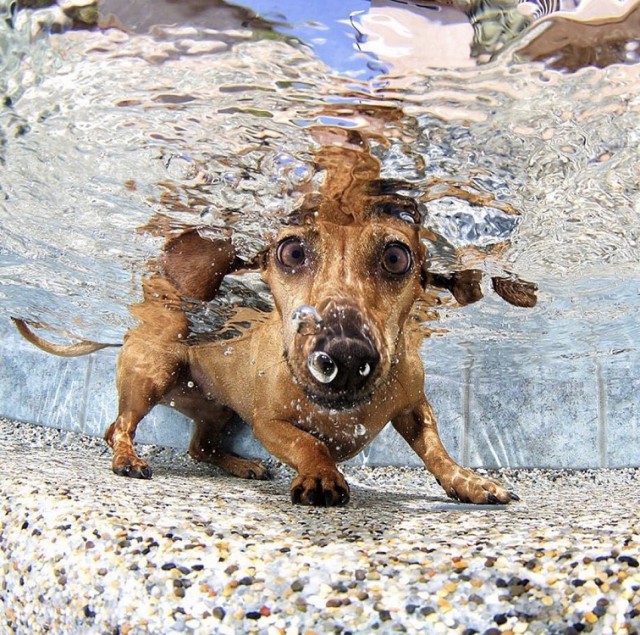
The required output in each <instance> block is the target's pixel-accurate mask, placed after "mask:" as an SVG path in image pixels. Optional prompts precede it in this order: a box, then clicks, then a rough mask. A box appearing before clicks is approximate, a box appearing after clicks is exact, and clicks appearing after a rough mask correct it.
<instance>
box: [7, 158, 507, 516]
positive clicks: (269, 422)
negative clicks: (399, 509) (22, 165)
mask: <svg viewBox="0 0 640 635" xmlns="http://www.w3.org/2000/svg"><path fill="white" fill-rule="evenodd" d="M338 154H339V156H338ZM338 154H337V155H336V156H335V157H332V156H331V153H329V154H328V156H327V157H325V165H324V166H321V167H324V168H325V169H328V170H329V172H331V163H332V161H333V160H334V159H335V160H336V161H338V164H339V165H343V166H344V162H345V150H344V149H341V151H340V153H338ZM358 154H359V156H358V157H356V159H354V161H353V163H354V165H357V166H358V169H357V170H356V169H354V170H352V171H351V177H349V176H348V175H347V174H346V171H344V170H343V171H342V178H343V180H345V179H346V181H347V182H345V183H342V184H341V185H340V187H339V193H338V194H336V195H334V196H328V197H325V200H324V202H322V203H320V204H319V206H316V208H315V209H314V210H306V211H305V212H301V213H300V215H299V217H298V218H296V219H295V222H293V223H292V224H291V225H289V226H287V227H285V228H284V229H283V230H282V231H281V233H280V234H279V235H278V236H277V237H276V238H275V239H274V240H273V241H272V243H271V244H270V245H269V247H268V248H267V249H265V250H264V251H263V252H262V253H261V254H260V256H259V263H258V266H259V268H260V269H261V271H262V274H263V277H264V279H265V281H266V282H267V283H268V285H269V286H270V288H271V292H272V295H273V301H274V305H275V309H274V310H273V311H272V312H271V313H268V314H259V313H257V312H255V314H254V315H253V318H252V320H251V324H250V325H244V326H242V327H239V328H240V330H241V333H240V335H237V336H236V337H234V338H232V339H219V340H217V341H210V342H207V343H202V342H195V341H192V340H191V339H190V338H188V335H189V321H188V318H187V315H186V313H185V297H189V298H194V299H196V300H208V299H211V298H213V297H214V296H215V294H216V293H217V291H218V287H219V285H220V283H221V281H222V278H223V277H224V276H225V275H226V274H227V273H229V272H231V271H234V270H236V269H237V268H238V266H239V261H238V259H237V258H236V254H235V251H234V249H233V247H232V246H231V244H230V243H229V242H227V241H224V240H208V239H207V238H204V237H202V236H201V235H200V234H199V233H198V231H197V230H191V231H187V232H186V233H184V234H182V235H180V236H178V237H175V238H173V239H171V240H169V241H168V243H167V245H166V247H165V250H164V255H163V268H162V274H161V275H156V276H154V277H151V278H149V279H147V280H146V281H145V283H144V301H143V302H142V303H140V304H138V305H135V306H134V307H132V312H133V314H134V315H135V316H136V317H137V318H138V319H139V322H140V323H139V325H138V326H136V327H135V328H133V329H131V330H130V331H129V332H128V333H127V335H126V337H125V340H124V345H123V348H122V351H121V353H120V356H119V359H118V366H117V387H118V393H119V412H118V417H117V419H116V420H115V422H114V423H112V424H111V425H110V426H109V428H108V430H107V432H106V435H105V438H106V441H107V443H108V444H109V445H110V446H111V448H112V449H113V470H114V472H116V473H117V474H120V475H123V476H129V477H134V478H149V477H150V476H151V469H150V467H149V465H148V464H147V463H146V462H145V461H143V460H142V459H141V458H140V457H139V456H138V455H137V454H136V451H135V449H134V444H133V439H134V435H135V431H136V427H137V426H138V424H139V422H140V421H141V420H142V419H143V417H144V416H145V415H146V414H147V413H148V412H149V411H150V410H151V409H152V408H153V407H154V406H155V405H156V404H165V405H169V406H171V407H173V408H175V409H176V410H178V411H180V412H182V413H184V414H185V415H187V416H188V417H190V418H191V419H192V420H193V421H194V423H195V431H194V434H193V438H192V441H191V445H190V448H189V453H190V454H191V456H192V457H193V458H194V459H196V460H198V461H205V462H208V463H211V464H214V465H217V466H219V467H221V468H223V469H224V470H226V471H227V472H229V473H231V474H234V475H236V476H240V477H244V478H260V479H261V478H266V477H267V471H266V469H265V467H264V466H263V465H262V463H260V462H258V461H253V460H248V459H244V458H240V457H237V456H235V455H232V454H230V453H228V452H226V451H225V450H224V449H223V448H222V442H221V439H222V431H223V429H224V427H225V426H226V424H227V423H228V421H229V420H230V418H231V417H232V415H233V413H234V412H235V413H237V414H238V415H239V416H240V417H241V418H242V419H243V420H244V421H246V422H247V423H249V424H250V425H251V427H252V429H253V432H254V434H255V436H256V438H257V439H258V440H259V441H260V442H261V443H262V444H263V445H264V447H265V448H266V449H267V450H268V451H269V453H271V454H272V455H273V456H275V457H277V458H278V459H279V460H281V461H283V462H284V463H286V464H287V465H289V466H291V467H292V468H293V469H294V470H295V471H296V473H297V475H296V477H295V478H294V480H293V482H292V484H291V499H292V501H293V502H294V503H300V504H304V505H344V504H345V503H347V501H348V500H349V486H348V484H347V482H346V481H345V478H344V476H343V475H342V474H341V472H340V471H339V470H338V468H337V464H338V463H339V462H340V461H344V460H346V459H348V458H350V457H353V456H354V455H356V454H357V453H358V452H360V451H361V450H362V449H363V448H364V447H365V446H366V445H367V444H368V443H369V442H370V441H371V440H372V439H374V438H375V437H376V435H377V434H378V433H379V432H380V431H381V430H382V429H383V427H384V426H385V425H386V424H387V422H389V421H391V423H392V424H393V426H394V427H395V429H396V430H397V431H398V432H399V433H400V435H402V437H403V438H404V439H405V440H406V441H407V443H408V444H409V445H410V446H411V447H412V448H413V449H414V450H415V452H416V453H417V454H418V456H420V458H421V459H422V461H423V462H424V464H425V466H426V468H427V469H428V470H429V471H430V472H431V473H432V474H433V475H434V476H435V477H436V479H437V480H438V482H439V483H440V484H441V485H442V487H443V488H444V490H445V492H446V493H447V495H449V496H450V497H452V498H455V499H457V500H460V501H464V502H471V503H508V502H509V501H511V500H517V496H515V494H512V493H511V492H509V491H507V489H505V488H504V487H503V486H501V485H500V484H498V483H496V482H494V481H492V480H489V479H487V478H484V477H482V476H480V475H477V474H475V473H474V472H472V471H470V470H467V469H465V468H463V467H461V466H459V465H458V464H457V463H456V462H455V461H454V460H453V459H452V458H451V457H450V456H449V455H448V454H447V452H446V450H445V448H444V447H443V445H442V442H441V441H440V437H439V435H438V430H437V427H436V420H435V417H434V414H433V410H432V409H431V406H430V405H429V402H428V401H427V398H426V396H425V392H424V370H423V364H422V361H421V359H420V357H419V354H418V349H419V345H420V342H421V341H422V339H423V338H424V336H425V332H424V331H423V330H422V328H421V321H420V319H419V316H418V314H417V309H418V307H419V306H420V303H421V301H422V300H423V299H424V288H425V285H426V284H428V283H430V282H433V276H430V274H429V273H428V272H427V271H426V265H425V262H426V253H425V247H424V245H423V244H422V242H421V240H420V227H421V226H420V224H419V222H418V221H419V217H416V214H415V212H416V209H414V207H412V206H411V204H410V203H408V202H407V200H406V199H402V197H398V196H395V195H391V194H389V195H382V194H381V192H380V187H379V185H378V186H376V187H377V189H376V187H373V189H372V185H371V183H372V182H374V181H372V177H374V176H376V175H377V174H378V170H379V164H378V163H377V161H376V160H375V159H373V158H372V157H370V156H368V155H367V156H368V158H367V159H366V161H369V159H371V162H372V163H371V164H368V163H366V164H365V165H364V166H363V165H362V161H363V154H364V153H361V152H359V153H358ZM338 159H339V160H338ZM363 175H364V176H363ZM349 179H351V180H350V182H349ZM447 285H448V286H449V287H450V288H455V284H454V282H452V281H451V279H448V280H447V281H446V283H445V282H443V284H442V286H447ZM16 324H17V326H18V328H19V330H20V332H21V333H22V334H23V335H24V336H25V337H26V338H27V339H28V340H30V341H31V342H33V343H34V344H36V345H38V346H40V347H41V348H43V349H45V350H47V351H49V352H52V353H56V354H59V355H60V354H62V355H64V354H69V355H76V354H83V353H87V352H90V351H92V350H96V349H97V348H99V347H101V346H102V345H100V344H93V343H91V342H80V343H79V344H76V345H73V346H71V347H69V348H68V349H67V348H65V347H61V346H58V345H51V344H49V343H47V342H46V341H44V340H42V339H41V338H39V337H38V336H36V335H35V334H34V333H33V332H32V331H31V330H30V329H29V328H28V327H27V325H26V324H25V323H24V322H22V321H20V320H16Z"/></svg>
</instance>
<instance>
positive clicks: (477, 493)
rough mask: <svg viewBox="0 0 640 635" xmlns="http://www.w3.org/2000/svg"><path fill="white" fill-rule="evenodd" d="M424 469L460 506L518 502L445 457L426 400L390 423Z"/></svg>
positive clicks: (492, 482) (499, 486)
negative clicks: (422, 462)
mask: <svg viewBox="0 0 640 635" xmlns="http://www.w3.org/2000/svg"><path fill="white" fill-rule="evenodd" d="M392 423H393V426H394V428H395V429H396V430H397V431H398V432H399V433H400V434H401V435H402V437H403V438H404V439H405V440H406V441H407V443H408V444H409V445H410V446H411V447H412V448H413V450H414V451H415V452H416V454H417V455H418V456H419V457H420V458H421V459H422V460H423V461H424V464H425V466H426V468H427V469H428V470H429V472H431V473H432V474H433V475H434V476H435V477H436V480H437V481H438V483H439V484H440V485H441V486H442V487H443V488H444V491H445V492H446V493H447V495H448V496H449V497H451V498H454V499H456V500H459V501H461V502H464V503H490V504H497V503H508V502H509V501H512V500H519V499H518V497H517V496H516V495H515V494H513V493H511V492H509V491H507V490H506V489H505V488H504V487H503V486H502V485H500V483H497V482H496V481H492V480H490V479H487V478H484V477H482V476H479V475H478V474H475V473H474V472H472V471H471V470H467V469H465V468H463V467H461V466H460V465H458V464H457V463H456V462H455V461H454V460H453V459H452V458H451V457H450V456H449V454H448V453H447V451H446V450H445V448H444V446H443V445H442V441H441V440H440V435H439V434H438V428H437V426H436V418H435V416H434V414H433V410H432V409H431V406H430V405H429V403H428V402H427V400H426V399H424V401H422V402H421V403H420V404H418V405H417V406H416V407H415V408H414V409H413V410H410V411H408V412H406V413H404V414H402V415H400V416H399V417H397V418H395V419H394V420H393V421H392Z"/></svg>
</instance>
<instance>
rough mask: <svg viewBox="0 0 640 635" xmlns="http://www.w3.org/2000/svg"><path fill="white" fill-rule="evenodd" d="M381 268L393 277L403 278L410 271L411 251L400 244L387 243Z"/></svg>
mask: <svg viewBox="0 0 640 635" xmlns="http://www.w3.org/2000/svg"><path fill="white" fill-rule="evenodd" d="M382 266H383V267H384V268H385V271H387V272H388V273H391V274H393V275H394V276H403V275H404V274H406V273H408V272H409V270H410V269H411V251H410V249H409V247H407V246H406V245H403V244H402V243H389V244H388V245H387V246H386V247H385V249H384V254H383V255H382Z"/></svg>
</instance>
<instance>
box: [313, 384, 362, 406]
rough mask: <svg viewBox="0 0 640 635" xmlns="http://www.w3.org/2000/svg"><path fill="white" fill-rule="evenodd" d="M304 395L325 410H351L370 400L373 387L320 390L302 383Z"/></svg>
mask: <svg viewBox="0 0 640 635" xmlns="http://www.w3.org/2000/svg"><path fill="white" fill-rule="evenodd" d="M302 387H303V390H304V392H305V395H306V396H307V397H308V399H309V400H310V401H312V402H313V403H314V404H316V405H317V406H319V407H320V408H323V409H325V410H341V411H342V410H353V409H355V408H357V407H359V406H362V405H365V404H367V403H369V402H370V401H371V396H372V394H373V388H371V389H369V390H360V391H357V392H354V391H351V390H336V391H332V390H326V391H324V390H322V389H321V388H320V389H318V388H316V387H315V386H310V385H309V384H306V383H305V384H302Z"/></svg>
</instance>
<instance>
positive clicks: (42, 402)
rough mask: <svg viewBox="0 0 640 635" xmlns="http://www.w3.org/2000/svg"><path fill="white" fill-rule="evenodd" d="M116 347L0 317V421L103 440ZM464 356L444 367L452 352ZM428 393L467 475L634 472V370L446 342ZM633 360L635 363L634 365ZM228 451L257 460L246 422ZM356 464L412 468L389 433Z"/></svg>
mask: <svg viewBox="0 0 640 635" xmlns="http://www.w3.org/2000/svg"><path fill="white" fill-rule="evenodd" d="M117 354H118V351H117V349H105V350H102V351H99V352H97V353H94V354H92V355H88V356H84V357H76V358H61V357H55V356H52V355H49V354H47V353H44V352H42V351H40V350H38V349H37V348H35V347H34V346H32V345H31V344H29V343H28V342H27V341H25V340H24V339H22V337H21V336H20V335H18V333H17V332H16V331H15V329H14V327H13V325H12V324H11V322H10V321H9V320H7V319H5V318H3V319H0V368H1V369H2V372H1V373H0V416H4V417H8V418H11V419H15V420H18V421H25V422H29V423H33V424H38V425H44V426H50V427H54V428H58V429H61V430H72V431H75V432H82V433H85V434H89V435H92V436H98V437H99V436H102V434H103V433H104V430H105V429H106V427H107V425H109V423H111V422H112V421H113V419H114V418H115V415H116V411H117V393H116V389H115V381H114V376H115V361H116V357H117ZM461 354H462V355H466V356H467V357H468V359H466V360H464V363H463V364H458V365H455V366H454V365H452V364H451V361H450V360H452V359H459V357H460V355H461ZM424 360H425V365H426V370H427V380H426V390H427V395H428V396H429V399H430V400H431V403H432V405H433V407H434V409H435V411H436V415H437V417H438V422H439V429H440V434H441V436H442V439H443V442H444V444H445V446H446V448H447V450H448V451H449V452H450V454H451V455H452V456H453V457H454V458H455V459H456V460H457V461H459V462H462V463H463V464H465V465H470V466H474V467H487V468H493V467H529V468H531V467H539V468H573V469H585V468H598V467H630V466H635V467H637V466H640V400H639V399H638V395H640V363H636V364H633V365H631V366H630V365H629V364H628V363H626V362H628V361H629V360H625V363H623V364H621V363H620V358H619V356H615V355H612V356H610V357H608V358H606V359H604V360H598V359H592V358H585V359H581V360H573V361H572V367H571V369H570V370H571V372H569V370H567V369H560V368H543V367H536V366H535V365H533V364H531V363H530V362H522V363H520V362H518V360H513V359H506V358H505V356H504V355H502V354H501V351H500V350H499V348H496V350H495V351H493V353H491V354H487V353H486V351H485V352H478V351H475V352H474V351H473V349H469V350H468V351H465V350H463V349H461V347H460V346H459V345H456V344H455V343H452V342H451V341H448V340H446V339H444V338H436V339H431V340H428V341H427V342H426V343H425V348H424ZM635 361H636V362H637V361H638V360H635ZM190 434H191V423H190V422H189V420H188V419H186V418H185V417H184V416H182V415H180V414H179V413H177V412H175V411H173V410H171V409H169V408H164V407H162V406H159V407H156V408H155V409H154V410H153V411H152V412H151V413H150V415H148V416H147V417H146V419H145V420H144V421H143V422H142V424H141V425H140V427H139V428H138V433H137V435H136V440H137V441H138V442H140V443H144V444H157V445H161V446H168V447H176V448H185V449H186V448H187V446H188V442H189V438H190ZM232 447H233V449H235V450H236V451H238V452H240V453H242V454H246V455H253V456H266V454H265V451H264V449H263V448H262V446H261V445H260V444H259V443H258V442H257V441H256V440H255V439H254V438H253V436H252V435H251V432H250V431H249V429H248V428H247V427H246V426H239V429H238V435H237V437H236V438H235V440H234V442H233V445H232ZM353 462H355V463H356V464H362V463H365V464H368V465H411V466H414V465H419V464H420V462H419V460H418V459H417V457H416V456H415V455H414V454H413V452H412V451H411V450H410V448H409V447H408V446H407V445H406V444H405V442H404V441H403V440H402V439H401V438H400V437H399V436H398V435H397V433H396V432H395V431H394V430H393V429H392V428H391V427H390V426H388V427H387V428H386V429H385V430H384V431H383V433H382V434H381V435H380V436H379V437H378V438H377V439H376V440H375V441H374V442H373V443H372V444H371V445H370V446H369V447H368V448H367V449H366V450H365V451H364V452H363V453H361V454H360V455H358V456H357V457H356V458H355V459H353Z"/></svg>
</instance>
